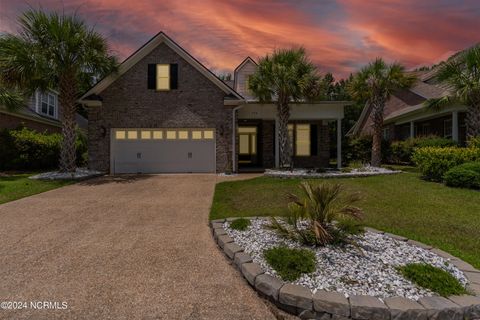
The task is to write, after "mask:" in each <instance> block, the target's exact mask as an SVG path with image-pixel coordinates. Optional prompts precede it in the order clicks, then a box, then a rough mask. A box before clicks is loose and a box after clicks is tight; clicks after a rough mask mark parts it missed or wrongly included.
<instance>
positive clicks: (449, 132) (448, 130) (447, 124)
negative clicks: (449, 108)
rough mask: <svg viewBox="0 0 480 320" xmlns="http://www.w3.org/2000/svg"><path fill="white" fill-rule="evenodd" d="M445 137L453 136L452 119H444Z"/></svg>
mask: <svg viewBox="0 0 480 320" xmlns="http://www.w3.org/2000/svg"><path fill="white" fill-rule="evenodd" d="M443 137H444V138H451V137H452V119H446V120H444V121H443Z"/></svg>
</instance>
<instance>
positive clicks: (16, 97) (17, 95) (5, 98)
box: [0, 85, 25, 111]
mask: <svg viewBox="0 0 480 320" xmlns="http://www.w3.org/2000/svg"><path fill="white" fill-rule="evenodd" d="M24 102H25V97H24V94H23V93H22V92H21V91H19V90H17V89H14V88H7V87H5V86H3V85H0V106H5V108H6V109H7V110H8V111H16V110H17V109H18V108H20V107H21V106H22V105H23V104H24Z"/></svg>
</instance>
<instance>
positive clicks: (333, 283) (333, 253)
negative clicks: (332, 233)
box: [224, 219, 467, 300]
mask: <svg viewBox="0 0 480 320" xmlns="http://www.w3.org/2000/svg"><path fill="white" fill-rule="evenodd" d="M251 222H252V224H251V226H250V227H249V228H248V229H247V230H245V231H237V230H234V229H230V228H229V222H225V224H224V227H225V230H226V232H227V234H228V235H229V236H230V237H232V238H233V239H234V240H235V242H236V243H237V244H238V245H239V246H241V247H242V248H243V249H244V250H245V252H246V253H248V254H249V255H250V256H251V257H252V259H253V261H254V262H256V263H258V264H260V265H261V267H262V268H263V269H264V270H265V273H267V274H270V275H273V276H277V275H276V272H275V270H273V269H272V268H271V267H270V266H269V265H268V263H267V262H266V261H265V259H264V257H263V251H264V250H265V249H269V248H272V247H276V246H279V245H284V246H287V247H290V248H302V247H304V248H308V249H311V250H313V252H314V253H315V255H316V258H317V268H316V271H315V272H314V273H312V274H304V275H303V276H301V277H300V278H299V279H297V280H296V281H294V282H293V283H295V284H299V285H303V286H305V287H308V288H310V289H311V290H312V291H313V292H314V293H315V292H316V290H319V289H324V290H327V291H338V292H341V293H343V294H345V296H346V297H348V296H350V295H353V294H363V295H370V296H376V297H378V298H380V299H383V298H387V297H393V296H400V297H405V298H409V299H413V300H418V299H420V298H421V297H424V296H432V295H434V293H432V292H431V291H429V290H426V289H423V288H419V287H417V286H416V285H415V284H413V283H412V282H410V281H409V280H407V279H405V278H404V277H403V276H402V275H401V274H399V273H398V272H397V270H396V269H395V267H397V266H401V265H405V264H408V263H427V264H430V265H433V266H435V267H439V268H442V269H444V270H446V271H448V272H449V273H451V274H452V275H453V276H454V277H455V278H457V279H458V280H459V281H460V283H462V284H463V285H466V284H467V279H466V277H465V275H464V274H463V272H461V271H460V270H459V269H457V268H456V267H455V266H453V265H452V264H450V263H449V262H448V261H447V260H446V259H443V258H442V257H440V256H438V255H436V254H434V253H432V252H430V251H428V250H425V249H422V248H419V247H416V246H413V245H410V244H407V243H406V242H402V241H398V240H395V239H392V238H390V237H388V236H386V235H382V234H377V233H373V232H369V231H367V232H365V234H363V235H360V236H355V240H356V242H357V243H358V245H359V246H360V247H361V248H362V251H363V253H364V255H362V254H361V253H360V252H359V250H358V249H357V248H355V247H353V246H351V245H348V246H346V247H344V248H339V247H334V246H326V247H319V248H310V247H305V246H302V245H300V244H298V243H295V242H293V241H290V240H286V239H284V238H282V237H280V236H278V235H277V234H276V233H275V231H273V230H270V229H268V228H265V225H266V224H269V223H270V221H269V220H268V219H258V220H252V221H251Z"/></svg>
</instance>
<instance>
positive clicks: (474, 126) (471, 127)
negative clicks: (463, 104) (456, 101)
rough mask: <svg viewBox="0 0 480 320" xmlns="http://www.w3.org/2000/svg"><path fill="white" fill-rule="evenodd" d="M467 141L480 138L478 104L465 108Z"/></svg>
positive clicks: (479, 108)
mask: <svg viewBox="0 0 480 320" xmlns="http://www.w3.org/2000/svg"><path fill="white" fill-rule="evenodd" d="M465 122H466V123H465V124H466V125H467V140H470V139H471V138H476V137H480V103H472V104H471V105H470V106H469V107H468V108H467V117H466V119H465Z"/></svg>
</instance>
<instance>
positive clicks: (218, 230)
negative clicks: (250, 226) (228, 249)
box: [213, 228, 227, 240]
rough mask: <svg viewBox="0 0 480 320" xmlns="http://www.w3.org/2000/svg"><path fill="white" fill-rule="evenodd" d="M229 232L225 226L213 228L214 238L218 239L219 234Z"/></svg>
mask: <svg viewBox="0 0 480 320" xmlns="http://www.w3.org/2000/svg"><path fill="white" fill-rule="evenodd" d="M226 234H227V232H226V231H225V229H223V228H215V229H213V239H215V240H217V239H218V237H219V236H223V235H226Z"/></svg>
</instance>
